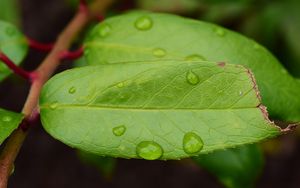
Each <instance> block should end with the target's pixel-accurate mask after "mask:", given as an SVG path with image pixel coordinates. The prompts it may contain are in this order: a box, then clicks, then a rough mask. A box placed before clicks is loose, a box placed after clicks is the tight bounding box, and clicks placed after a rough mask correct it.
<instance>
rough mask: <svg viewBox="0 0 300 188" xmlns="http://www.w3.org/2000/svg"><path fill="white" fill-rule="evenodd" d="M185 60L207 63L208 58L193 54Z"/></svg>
mask: <svg viewBox="0 0 300 188" xmlns="http://www.w3.org/2000/svg"><path fill="white" fill-rule="evenodd" d="M185 60H187V61H197V60H200V61H206V58H205V57H203V56H202V55H199V54H192V55H189V56H187V57H186V58H185Z"/></svg>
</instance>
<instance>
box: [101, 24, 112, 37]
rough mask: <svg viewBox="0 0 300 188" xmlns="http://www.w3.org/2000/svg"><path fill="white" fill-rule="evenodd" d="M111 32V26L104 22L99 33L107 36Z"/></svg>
mask: <svg viewBox="0 0 300 188" xmlns="http://www.w3.org/2000/svg"><path fill="white" fill-rule="evenodd" d="M110 32H111V26H110V25H108V24H107V23H105V24H102V25H101V26H100V28H99V30H98V34H99V35H100V37H106V36H107V35H109V33H110Z"/></svg>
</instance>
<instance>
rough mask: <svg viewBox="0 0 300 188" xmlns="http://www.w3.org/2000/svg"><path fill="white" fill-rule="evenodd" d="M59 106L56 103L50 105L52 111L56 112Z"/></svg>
mask: <svg viewBox="0 0 300 188" xmlns="http://www.w3.org/2000/svg"><path fill="white" fill-rule="evenodd" d="M57 106H58V103H57V102H54V103H52V104H50V109H51V110H55V109H56V108H57Z"/></svg>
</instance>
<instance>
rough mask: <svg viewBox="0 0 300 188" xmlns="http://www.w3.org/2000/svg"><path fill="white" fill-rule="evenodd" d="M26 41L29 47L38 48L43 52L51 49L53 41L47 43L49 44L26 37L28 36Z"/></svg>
mask: <svg viewBox="0 0 300 188" xmlns="http://www.w3.org/2000/svg"><path fill="white" fill-rule="evenodd" d="M27 42H28V45H29V46H30V47H31V48H33V49H36V50H40V51H44V52H49V51H51V50H52V48H53V45H54V44H53V43H49V44H48V43H47V44H45V43H40V42H38V41H36V40H33V39H31V38H28V37H27Z"/></svg>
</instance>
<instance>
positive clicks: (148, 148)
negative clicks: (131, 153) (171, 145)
mask: <svg viewBox="0 0 300 188" xmlns="http://www.w3.org/2000/svg"><path fill="white" fill-rule="evenodd" d="M136 153H137V155H138V156H139V157H141V158H143V159H146V160H156V159H159V158H160V157H161V156H162V154H163V149H162V148H161V146H160V145H159V144H158V143H156V142H153V141H143V142H140V143H139V144H138V145H137V147H136Z"/></svg>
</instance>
